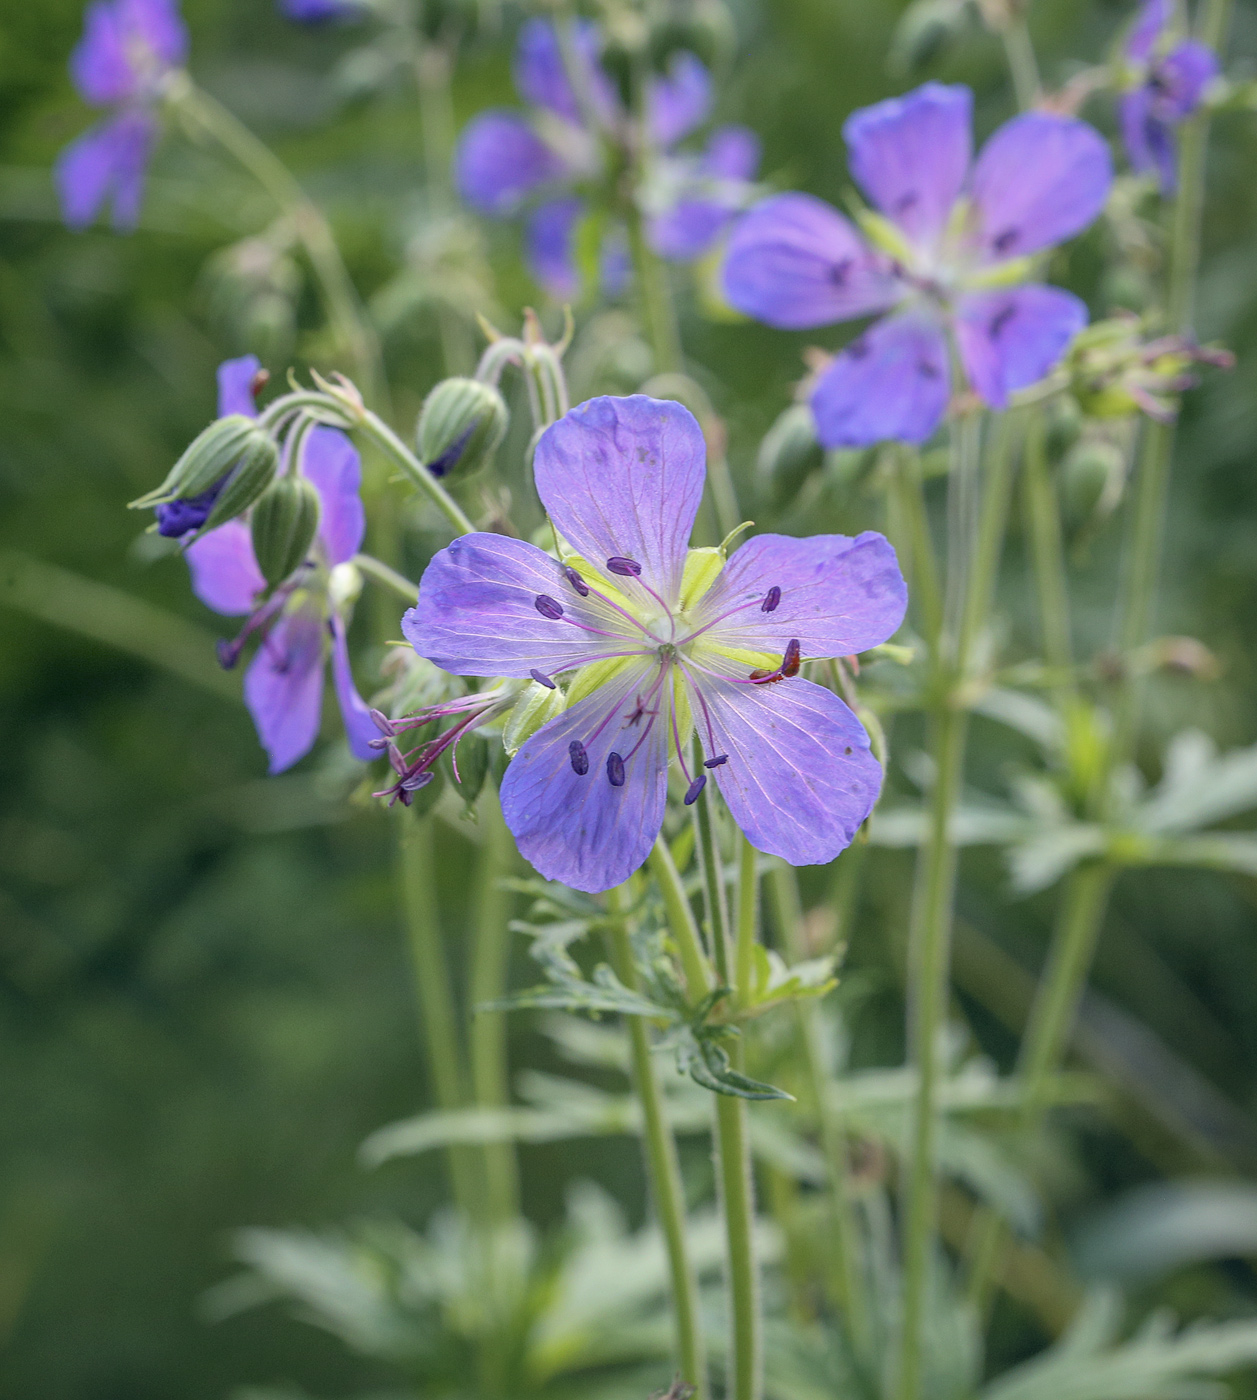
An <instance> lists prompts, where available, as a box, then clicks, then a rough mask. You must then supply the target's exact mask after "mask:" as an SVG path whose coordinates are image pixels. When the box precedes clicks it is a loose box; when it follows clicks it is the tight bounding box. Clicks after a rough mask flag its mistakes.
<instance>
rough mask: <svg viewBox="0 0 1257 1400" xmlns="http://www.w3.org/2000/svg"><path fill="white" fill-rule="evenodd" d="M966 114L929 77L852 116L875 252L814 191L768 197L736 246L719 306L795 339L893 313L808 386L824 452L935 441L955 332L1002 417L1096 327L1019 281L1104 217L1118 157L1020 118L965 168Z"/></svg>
mask: <svg viewBox="0 0 1257 1400" xmlns="http://www.w3.org/2000/svg"><path fill="white" fill-rule="evenodd" d="M972 105H973V98H972V94H971V93H970V91H969V89H968V88H964V87H944V86H942V85H941V84H938V83H927V84H926V85H925V86H924V87H921V88H918V89H917V90H916V91H915V92H911V93H909V94H907V96H905V97H901V98H892V99H890V100H889V101H886V102H879V103H877V104H876V105H875V106H872V107H866V108H863V109H861V110H860V111H857V112H854V113H852V115H851V116H850V117H849V118H848V119H847V123H846V126H845V127H844V135H845V136H846V140H847V147H848V152H849V160H850V168H851V174H852V175H853V177H854V178H855V180H856V183H857V184H858V185H859V186H860V188H861V189H862V190H863V191H864V193H865V194H866V195H867V196H868V198H869V199H870V200H871V201H872V203H873V204H874V206H876V209H877V210H878V211H879V213H878V214H876V215H870V216H868V218H867V219H866V220H865V227H866V230H867V231H868V232H870V234H871V235H872V239H873V241H872V242H869V241H866V240H865V239H864V238H862V237H861V235H860V234H859V233H858V232H857V231H856V229H855V228H854V227H853V226H852V225H851V224H850V223H849V222H848V221H847V220H846V219H845V218H843V216H842V215H841V214H839V213H838V212H837V211H836V210H835V209H832V208H831V207H830V206H829V205H827V204H824V203H822V202H821V201H820V200H818V199H815V198H813V197H812V196H810V195H806V194H782V195H776V196H774V197H772V198H770V199H767V200H765V201H764V202H763V203H761V204H759V205H757V206H756V207H755V208H754V209H752V210H751V211H750V212H749V213H748V214H747V215H746V216H745V217H744V218H743V219H742V220H741V221H740V222H739V223H738V225H737V226H736V227H735V229H734V231H733V233H732V235H731V237H730V240H729V247H728V255H727V258H726V261H725V267H724V286H725V294H726V296H727V297H728V299H729V301H730V303H731V304H732V305H733V306H735V307H736V308H737V309H738V310H739V311H742V312H745V313H746V314H747V315H749V316H753V317H755V318H756V319H757V320H761V321H765V322H767V323H768V324H769V325H770V326H777V327H779V328H782V329H787V330H802V329H805V328H810V327H813V326H823V325H828V324H830V323H832V322H835V321H847V320H852V319H854V318H856V317H862V316H868V315H870V314H872V313H880V312H885V311H890V312H892V314H891V315H889V316H886V317H885V318H884V319H882V320H879V321H876V322H875V323H874V324H873V325H872V326H870V327H869V329H868V330H866V331H865V332H864V334H863V335H861V336H859V337H858V338H857V339H856V340H855V341H853V342H852V343H851V344H850V345H848V346H847V347H846V349H845V350H843V351H842V352H841V353H840V354H839V355H838V356H837V357H836V358H835V359H834V360H833V362H832V363H831V364H830V365H829V366H828V368H827V369H826V370H825V371H824V373H823V374H822V375H821V377H820V379H819V380H818V382H817V384H816V387H815V389H814V390H813V393H812V400H811V402H812V411H813V413H814V415H815V418H816V426H817V433H818V436H819V438H820V441H821V442H822V443H823V444H824V445H825V446H826V447H862V446H867V445H868V444H870V443H874V442H878V441H881V440H884V439H896V440H899V441H903V442H924V441H925V439H926V438H928V437H929V436H930V435H931V433H933V432H934V430H935V429H936V428H937V427H938V425H939V423H940V422H941V421H942V418H943V415H944V413H945V412H946V409H947V405H948V401H949V397H950V393H951V378H952V375H951V362H952V346H951V345H949V334H948V333H949V332H950V337H951V340H952V341H953V343H954V351H955V356H956V358H957V359H958V360H959V362H960V364H961V365H962V366H963V369H964V373H965V376H966V377H967V379H968V382H969V385H970V386H971V387H972V388H973V389H974V390H975V391H976V392H977V393H978V394H979V395H980V397H981V398H982V399H983V400H984V401H985V402H986V403H987V404H989V405H990V406H991V407H992V408H996V409H1003V408H1005V407H1007V404H1008V399H1009V395H1010V394H1012V393H1013V392H1014V391H1015V390H1017V389H1022V388H1025V387H1026V386H1028V385H1030V384H1033V383H1035V382H1036V381H1037V380H1039V379H1041V378H1042V377H1043V376H1044V375H1045V374H1047V373H1048V372H1049V371H1050V370H1051V369H1052V367H1053V366H1054V365H1055V364H1056V362H1057V361H1058V360H1059V358H1060V356H1061V355H1062V353H1063V352H1064V350H1065V348H1066V347H1067V346H1068V344H1069V342H1070V340H1071V339H1072V338H1073V336H1074V335H1075V334H1076V333H1077V332H1078V331H1079V330H1081V329H1082V327H1083V326H1084V325H1086V322H1087V312H1086V308H1085V306H1084V305H1083V304H1082V302H1081V301H1079V300H1078V298H1077V297H1075V296H1072V295H1071V294H1070V293H1069V292H1065V291H1062V290H1061V289H1060V288H1058V287H1049V286H1044V285H1042V284H1040V283H1035V282H1030V283H1026V282H1025V281H1024V279H1025V277H1026V276H1027V275H1028V274H1029V273H1030V271H1031V267H1032V264H1031V263H1030V262H1029V261H1028V259H1029V258H1030V257H1031V256H1032V255H1033V254H1036V253H1040V252H1042V251H1043V250H1044V249H1047V248H1051V247H1052V246H1053V245H1054V244H1057V243H1060V242H1062V241H1063V240H1064V239H1067V238H1070V237H1072V236H1073V235H1074V234H1076V233H1078V232H1080V231H1081V230H1082V229H1084V228H1086V227H1087V225H1088V224H1090V223H1091V221H1092V220H1093V219H1094V218H1095V217H1096V215H1097V214H1098V213H1099V212H1100V210H1101V209H1102V208H1103V207H1104V203H1105V200H1106V198H1107V196H1108V191H1109V186H1110V184H1111V181H1112V166H1111V161H1110V158H1109V151H1108V147H1107V146H1106V145H1105V143H1104V141H1103V140H1102V139H1101V137H1100V136H1099V134H1098V133H1097V132H1096V131H1094V130H1093V129H1092V128H1091V127H1090V126H1088V125H1087V124H1086V123H1084V122H1081V121H1078V120H1076V119H1075V118H1072V117H1062V116H1056V115H1053V114H1050V113H1047V112H1027V113H1025V114H1023V115H1022V116H1019V117H1014V118H1013V119H1012V120H1011V121H1009V122H1007V123H1005V125H1004V126H1002V127H1000V129H999V130H998V131H997V132H995V134H994V135H993V136H992V137H991V138H990V140H989V141H988V142H987V143H986V145H985V146H984V147H983V149H982V151H981V153H980V154H979V156H978V158H977V160H976V161H971V152H972V132H971V115H972ZM971 165H972V168H971ZM875 245H876V246H875ZM1017 284H1020V285H1017Z"/></svg>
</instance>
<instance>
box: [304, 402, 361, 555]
mask: <svg viewBox="0 0 1257 1400" xmlns="http://www.w3.org/2000/svg"><path fill="white" fill-rule="evenodd" d="M301 469H302V471H303V472H304V473H305V474H306V476H308V477H309V478H310V480H311V481H312V482H313V483H314V488H315V490H316V491H318V493H319V498H320V501H321V502H322V507H323V509H322V514H321V515H320V517H319V537H320V539H322V541H323V545H324V547H325V548H326V550H327V562H328V563H329V564H343V563H345V562H346V560H349V559H352V558H353V557H354V555H355V554H357V552H358V551H359V550H360V549H361V548H362V539H363V536H364V535H365V534H366V531H367V520H366V515H365V513H364V511H363V509H362V498H361V496H359V494H358V491H359V489H360V487H361V486H362V459H361V458H360V457H359V456H358V449H357V448H356V447H355V446H354V445H353V443H352V442H350V441H349V439H348V438H347V437H346V436H345V434H344V433H342V432H340V431H339V430H338V429H336V428H313V429H311V431H310V434H309V436H308V437H307V438H306V440H305V446H304V448H303V450H302V454H301Z"/></svg>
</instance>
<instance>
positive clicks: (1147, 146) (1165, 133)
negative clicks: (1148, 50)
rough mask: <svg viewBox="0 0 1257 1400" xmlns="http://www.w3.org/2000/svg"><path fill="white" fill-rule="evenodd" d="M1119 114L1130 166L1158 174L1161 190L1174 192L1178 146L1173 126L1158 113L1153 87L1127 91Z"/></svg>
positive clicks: (1139, 172) (1144, 172)
mask: <svg viewBox="0 0 1257 1400" xmlns="http://www.w3.org/2000/svg"><path fill="white" fill-rule="evenodd" d="M1117 116H1118V124H1119V125H1120V126H1121V129H1122V143H1123V144H1124V145H1125V147H1126V159H1127V160H1128V161H1129V162H1130V168H1131V169H1132V170H1133V171H1135V173H1136V174H1138V175H1156V177H1157V179H1158V181H1159V183H1160V186H1161V193H1162V194H1165V195H1169V194H1173V193H1174V190H1175V187H1176V186H1177V184H1178V171H1177V170H1176V168H1175V167H1176V165H1177V159H1178V146H1177V143H1176V142H1175V140H1174V128H1173V127H1172V126H1171V125H1170V124H1169V123H1168V122H1166V121H1163V120H1162V119H1161V118H1160V117H1159V116H1158V115H1157V112H1156V101H1155V99H1154V97H1153V94H1152V90H1151V89H1150V88H1148V87H1147V86H1146V85H1145V86H1143V87H1137V88H1135V90H1134V91H1133V92H1128V93H1124V94H1123V96H1122V98H1121V101H1120V102H1119V103H1118V107H1117Z"/></svg>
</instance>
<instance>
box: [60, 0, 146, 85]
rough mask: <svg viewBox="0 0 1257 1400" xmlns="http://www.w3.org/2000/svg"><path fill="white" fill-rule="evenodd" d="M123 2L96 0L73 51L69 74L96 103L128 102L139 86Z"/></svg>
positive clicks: (85, 16) (84, 20)
mask: <svg viewBox="0 0 1257 1400" xmlns="http://www.w3.org/2000/svg"><path fill="white" fill-rule="evenodd" d="M128 38H129V35H128V32H127V27H126V22H125V15H124V13H123V9H122V6H120V5H118V4H115V3H112V2H111V0H96V2H95V3H94V4H91V5H89V6H88V7H87V10H86V12H85V13H84V15H83V37H82V38H81V39H80V40H79V42H78V44H77V45H76V46H75V48H74V52H73V53H72V54H71V55H70V76H71V78H72V79H73V80H74V86H75V87H76V88H78V90H79V93H80V95H81V96H82V97H83V98H84V100H85V101H87V102H91V103H93V104H94V105H95V106H97V107H106V106H110V105H113V104H115V103H119V102H125V101H126V100H127V98H129V97H130V96H131V95H132V94H133V93H134V91H135V89H136V87H137V81H138V80H137V75H136V72H135V68H134V66H133V65H132V62H131V57H130V54H129V52H128V44H127V41H128Z"/></svg>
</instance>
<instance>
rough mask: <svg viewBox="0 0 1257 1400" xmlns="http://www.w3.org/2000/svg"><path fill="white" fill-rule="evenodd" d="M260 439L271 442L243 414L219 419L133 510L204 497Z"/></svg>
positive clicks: (194, 442) (134, 505)
mask: <svg viewBox="0 0 1257 1400" xmlns="http://www.w3.org/2000/svg"><path fill="white" fill-rule="evenodd" d="M258 437H263V438H266V440H267V441H268V442H269V441H270V439H269V437H267V435H266V433H264V432H263V431H262V430H261V429H259V428H258V425H257V423H256V422H254V420H253V419H252V418H247V417H245V415H244V414H243V413H229V414H228V415H227V416H226V417H225V418H218V419H216V420H215V421H214V422H213V423H211V424H210V425H209V427H208V428H206V429H205V431H204V432H202V433H200V434H199V435H198V436H197V437H196V438H195V439H193V441H192V444H191V445H190V446H189V447H188V448H187V450H186V451H185V452H184V454H183V456H182V457H180V458H179V460H178V461H177V462H176V463H175V464H174V466H173V467H171V469H170V472H169V474H168V475H167V477H166V480H165V481H163V482H162V484H161V485H160V486H159V487H158V488H157V490H156V491H150V492H148V494H147V495H144V496H141V497H140V498H139V500H136V501H132V502H131V509H132V510H139V509H143V508H145V507H148V506H157V505H163V504H165V503H166V502H168V501H182V500H187V499H189V498H191V497H194V496H203V495H204V494H205V493H206V492H207V491H210V490H212V489H213V488H214V487H215V486H217V485H218V484H219V483H220V482H221V481H222V480H223V479H224V478H225V477H226V476H227V474H228V473H229V472H230V471H231V469H232V468H233V467H234V466H236V464H237V463H239V462H240V461H242V460H243V459H244V458H245V457H246V456H248V455H249V453H250V452H251V451H253V450H255V440H256V439H257V438H258Z"/></svg>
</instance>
